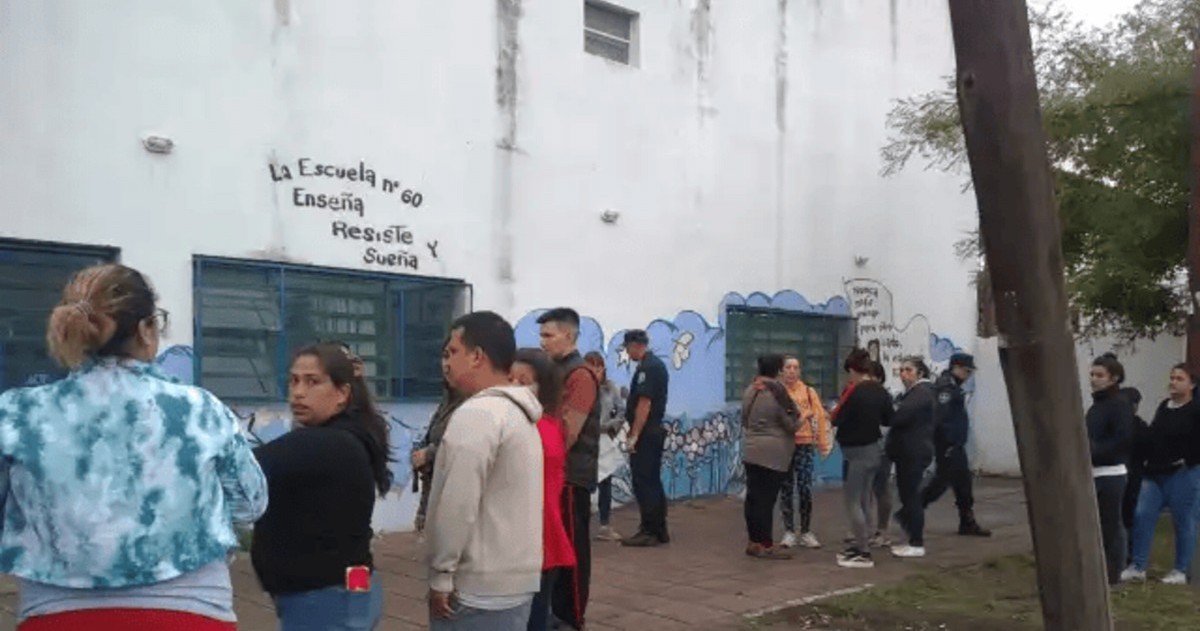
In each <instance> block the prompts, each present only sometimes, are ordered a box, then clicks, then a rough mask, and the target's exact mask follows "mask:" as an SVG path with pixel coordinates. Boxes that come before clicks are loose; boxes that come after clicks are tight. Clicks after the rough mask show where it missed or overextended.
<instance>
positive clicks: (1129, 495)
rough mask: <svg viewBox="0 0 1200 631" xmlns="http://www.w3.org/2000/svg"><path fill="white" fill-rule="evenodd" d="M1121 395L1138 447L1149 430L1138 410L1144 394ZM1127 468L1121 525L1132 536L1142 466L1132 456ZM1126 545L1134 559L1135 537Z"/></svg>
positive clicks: (1128, 555) (1135, 391)
mask: <svg viewBox="0 0 1200 631" xmlns="http://www.w3.org/2000/svg"><path fill="white" fill-rule="evenodd" d="M1119 394H1120V395H1121V396H1122V397H1123V398H1124V399H1125V400H1126V401H1128V402H1129V405H1130V407H1132V408H1133V444H1134V445H1136V443H1137V437H1138V435H1139V434H1140V433H1141V432H1144V431H1145V430H1146V429H1147V428H1148V424H1147V423H1146V419H1144V418H1142V417H1141V415H1140V414H1138V408H1139V407H1140V406H1141V405H1142V392H1141V390H1138V389H1137V388H1121V390H1120V391H1119ZM1127 468H1128V469H1129V474H1128V478H1127V481H1126V483H1125V497H1124V498H1123V499H1122V502H1121V523H1123V524H1125V532H1126V533H1130V534H1132V533H1133V517H1134V514H1135V513H1136V512H1137V502H1138V493H1139V492H1140V491H1141V489H1142V465H1141V463H1140V462H1138V459H1137V458H1135V457H1133V456H1132V454H1131V455H1130V458H1129V464H1128V465H1127ZM1125 543H1126V546H1125V558H1127V559H1129V558H1133V537H1132V536H1128V537H1125Z"/></svg>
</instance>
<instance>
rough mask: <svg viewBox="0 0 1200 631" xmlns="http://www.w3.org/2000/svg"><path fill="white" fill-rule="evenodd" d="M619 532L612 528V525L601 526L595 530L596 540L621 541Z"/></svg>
mask: <svg viewBox="0 0 1200 631" xmlns="http://www.w3.org/2000/svg"><path fill="white" fill-rule="evenodd" d="M621 539H622V537H621V534H620V533H618V532H617V531H616V530H613V528H612V526H601V527H600V530H599V531H597V532H596V540H597V541H621Z"/></svg>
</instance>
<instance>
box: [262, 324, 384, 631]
mask: <svg viewBox="0 0 1200 631" xmlns="http://www.w3.org/2000/svg"><path fill="white" fill-rule="evenodd" d="M288 383H289V387H288V402H289V403H290V405H291V409H292V420H293V421H294V422H295V424H296V425H297V428H296V429H295V430H294V431H291V432H289V433H287V434H286V435H284V436H281V437H279V438H277V439H275V440H273V441H271V442H269V443H267V444H265V445H263V446H261V447H258V448H256V449H255V450H254V455H255V456H257V457H258V461H259V463H260V464H261V465H262V468H263V471H264V472H265V473H266V476H267V482H268V484H269V489H270V493H271V505H270V506H269V507H268V508H267V513H266V514H265V515H263V518H262V519H261V520H259V522H258V523H257V524H255V526H254V542H253V544H252V545H251V548H250V559H251V561H252V562H253V564H254V571H255V573H256V574H257V575H258V580H259V582H261V583H262V587H263V590H264V591H266V592H267V593H268V594H270V595H271V596H272V598H273V599H274V601H275V613H276V615H277V616H278V617H279V623H280V624H279V628H280V631H305V630H309V629H311V630H313V631H317V630H321V631H324V630H326V629H339V630H342V631H369V630H371V629H374V628H375V627H376V625H378V624H379V619H380V617H381V616H382V615H383V588H382V586H381V585H380V582H379V578H378V575H377V574H376V573H375V571H374V560H373V558H372V556H371V538H372V536H373V534H374V533H373V532H372V530H371V515H372V513H374V510H375V498H376V496H382V495H384V494H385V493H387V492H388V489H390V488H391V486H392V473H391V470H390V469H389V468H388V464H389V463H390V462H391V457H390V453H391V452H390V447H389V438H388V425H387V421H386V420H384V418H383V416H382V415H381V414H380V413H379V411H378V410H377V409H376V408H375V402H374V400H373V399H372V397H371V393H370V391H369V389H368V387H367V383H366V381H365V380H364V379H363V367H362V361H361V360H360V359H359V358H358V357H356V356H355V355H354V354H353V353H351V352H350V349H349V348H347V347H346V346H345V345H344V344H340V343H336V342H325V343H320V344H315V345H312V346H308V347H305V348H302V349H300V350H299V351H298V352H297V353H296V354H295V356H293V358H292V365H291V372H290V374H289V381H288Z"/></svg>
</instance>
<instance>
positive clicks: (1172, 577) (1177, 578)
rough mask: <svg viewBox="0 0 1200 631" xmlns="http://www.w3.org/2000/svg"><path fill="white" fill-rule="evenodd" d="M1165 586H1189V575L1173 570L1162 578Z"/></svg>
mask: <svg viewBox="0 0 1200 631" xmlns="http://www.w3.org/2000/svg"><path fill="white" fill-rule="evenodd" d="M1162 582H1163V585H1187V574H1184V573H1183V572H1180V571H1179V570H1171V571H1170V572H1168V573H1167V575H1166V576H1164V577H1163V578H1162Z"/></svg>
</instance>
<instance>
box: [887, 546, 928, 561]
mask: <svg viewBox="0 0 1200 631" xmlns="http://www.w3.org/2000/svg"><path fill="white" fill-rule="evenodd" d="M892 556H894V557H897V558H901V559H919V558H921V557H924V556H925V548H924V547H923V546H907V545H906V546H895V547H894V548H892Z"/></svg>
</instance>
